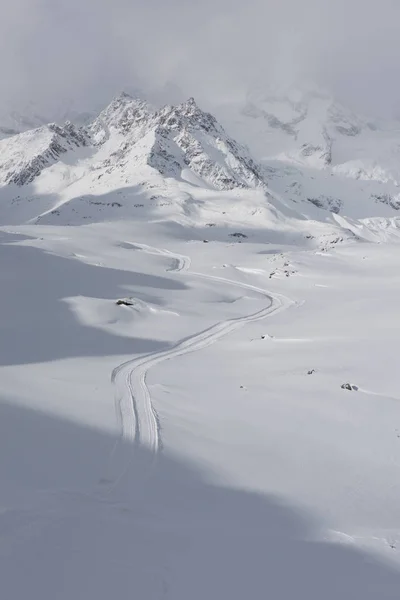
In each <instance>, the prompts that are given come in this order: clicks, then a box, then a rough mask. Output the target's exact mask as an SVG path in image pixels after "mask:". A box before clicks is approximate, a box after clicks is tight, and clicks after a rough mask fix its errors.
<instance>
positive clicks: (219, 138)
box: [148, 98, 264, 190]
mask: <svg viewBox="0 0 400 600" xmlns="http://www.w3.org/2000/svg"><path fill="white" fill-rule="evenodd" d="M155 140H156V141H155V146H154V148H153V151H152V153H151V156H150V157H149V161H148V164H150V165H151V166H152V167H154V168H156V169H157V170H159V171H160V172H161V173H163V174H164V175H168V169H169V163H171V164H173V165H175V167H178V169H179V170H180V171H181V173H182V171H184V170H185V169H189V170H190V171H192V172H193V173H195V174H196V175H197V176H198V177H200V178H201V179H202V180H203V181H204V182H205V183H206V184H208V185H210V186H212V187H214V188H216V189H220V190H227V189H233V188H235V187H244V188H251V187H258V186H262V185H263V184H264V180H263V172H262V169H261V167H260V166H258V165H257V164H256V163H255V161H254V160H253V159H252V158H251V157H250V156H249V153H248V151H247V150H246V149H245V148H244V147H242V146H240V145H239V144H238V143H236V142H235V141H234V140H233V139H232V138H230V137H229V136H228V135H227V133H226V132H225V130H224V129H223V128H222V127H221V125H219V123H218V122H217V120H216V119H215V117H213V116H212V115H211V114H209V113H205V112H203V111H202V110H201V109H200V108H199V107H198V106H197V104H196V103H195V101H194V99H193V98H190V99H189V100H188V101H187V102H185V103H183V104H180V105H178V106H177V107H165V108H163V109H162V110H161V111H159V113H158V114H157V116H156V127H155ZM178 165H179V166H178Z"/></svg>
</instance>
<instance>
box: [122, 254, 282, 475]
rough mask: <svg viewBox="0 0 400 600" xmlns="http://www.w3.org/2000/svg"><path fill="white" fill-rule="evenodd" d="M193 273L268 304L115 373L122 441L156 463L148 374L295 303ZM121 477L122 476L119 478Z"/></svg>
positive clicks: (182, 262) (175, 267)
mask: <svg viewBox="0 0 400 600" xmlns="http://www.w3.org/2000/svg"><path fill="white" fill-rule="evenodd" d="M135 245H136V246H139V247H140V248H141V249H142V250H143V251H145V252H148V253H150V254H156V255H159V256H164V257H166V258H169V259H172V266H171V267H170V268H169V269H167V270H168V271H175V272H177V271H184V272H185V271H188V270H189V268H190V264H191V261H190V258H189V257H187V256H184V255H180V254H175V253H172V252H170V251H168V250H160V249H157V248H154V247H152V246H146V245H144V244H137V243H136V242H135ZM190 274H191V275H192V276H195V277H201V278H202V279H207V280H210V281H215V282H220V283H227V284H230V285H233V286H236V287H239V288H242V289H249V290H252V291H255V292H257V293H259V294H261V295H262V296H264V297H265V298H266V299H267V300H268V305H267V306H265V307H264V308H262V309H261V310H258V311H256V312H254V313H251V314H250V315H245V316H243V317H237V318H234V319H229V320H227V321H221V322H219V323H216V324H215V325H212V326H211V327H209V328H207V329H205V330H203V331H201V332H199V333H196V334H194V335H191V336H189V337H188V338H185V339H183V340H181V341H180V342H178V343H177V344H175V345H174V346H172V347H170V348H167V349H166V350H161V351H157V352H152V353H150V354H146V355H145V356H140V357H138V358H134V359H132V360H128V361H126V362H124V363H122V364H121V365H119V366H117V367H116V368H115V369H114V370H113V372H112V375H111V381H112V382H113V384H114V386H115V388H116V394H115V405H116V414H117V418H118V420H119V423H120V427H121V440H120V442H121V443H123V442H128V443H129V444H134V445H136V446H139V445H140V446H145V447H146V448H147V449H148V450H150V456H151V457H152V462H154V460H155V459H156V457H157V454H158V452H159V451H160V449H161V447H162V439H161V429H160V423H159V419H158V415H157V413H156V411H155V409H154V407H153V404H152V401H151V396H150V392H149V389H148V387H147V384H146V375H147V372H148V371H149V370H150V369H151V368H152V367H154V366H156V365H157V364H159V363H161V362H164V361H166V360H171V359H173V358H176V357H178V356H182V355H183V354H188V353H189V352H196V351H198V350H202V349H203V348H206V347H207V346H210V345H211V344H213V343H215V342H216V341H217V340H219V339H220V338H222V337H223V336H225V335H227V334H228V333H231V332H232V331H235V330H236V329H239V328H240V327H242V326H243V325H245V324H246V323H251V322H253V321H259V320H261V319H264V318H266V317H268V316H269V315H272V314H276V313H278V312H280V311H281V310H284V309H286V308H287V307H288V306H290V305H291V304H293V302H292V301H291V300H289V299H287V298H285V297H284V296H281V295H278V294H270V293H267V292H266V291H265V290H264V289H262V288H259V287H256V286H254V285H250V284H246V283H241V282H238V281H234V280H231V279H226V278H224V277H217V276H214V275H206V274H203V273H195V272H192V271H191V272H190ZM122 475H123V473H122V474H121V475H120V476H119V478H118V479H120V477H122Z"/></svg>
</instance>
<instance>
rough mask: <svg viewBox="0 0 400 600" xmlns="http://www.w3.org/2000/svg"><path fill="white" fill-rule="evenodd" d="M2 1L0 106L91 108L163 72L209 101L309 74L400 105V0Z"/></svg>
mask: <svg viewBox="0 0 400 600" xmlns="http://www.w3.org/2000/svg"><path fill="white" fill-rule="evenodd" d="M2 4H3V6H2V9H1V19H0V77H1V88H0V89H1V94H0V109H1V108H3V109H4V107H13V106H15V107H18V106H23V105H26V104H28V103H29V102H30V101H32V102H34V103H35V104H36V105H37V106H39V107H40V109H41V110H43V111H47V112H49V111H50V112H51V111H53V110H56V109H57V107H59V106H60V105H62V104H63V103H64V104H66V103H68V102H70V101H73V102H74V105H75V106H76V107H79V109H83V108H88V109H89V108H92V107H94V106H98V105H101V104H104V103H105V102H107V101H108V99H109V98H110V97H111V96H113V95H114V94H115V93H117V92H118V91H119V90H121V89H124V88H129V87H131V88H132V87H133V88H134V87H143V88H157V87H160V88H161V87H163V86H164V85H165V83H166V82H172V83H174V84H177V85H178V86H180V87H181V89H182V90H183V92H184V94H185V95H195V96H196V97H197V98H198V99H199V100H200V101H201V102H203V103H205V104H206V105H208V106H212V105H213V104H214V103H217V102H224V101H226V100H229V99H240V98H241V97H242V96H243V95H244V94H245V92H246V90H247V89H248V88H249V87H253V86H257V87H260V86H261V87H262V86H267V85H270V84H273V85H280V86H285V85H290V84H291V83H293V82H295V81H299V80H302V79H305V78H307V79H308V80H310V79H311V80H313V81H316V82H317V83H320V84H322V85H324V86H325V87H327V88H328V89H330V90H331V91H332V93H333V94H335V95H336V96H337V97H339V99H341V100H343V101H345V102H347V103H349V104H350V105H352V106H353V107H355V108H359V109H360V110H362V111H364V112H370V113H372V114H380V115H389V114H390V113H392V112H393V110H397V112H400V111H399V108H400V83H399V82H400V78H399V76H398V75H399V64H400V61H399V59H400V36H399V35H398V30H399V23H400V2H399V0H347V1H345V0H247V1H245V0H242V1H240V2H239V1H238V0H202V1H197V2H194V1H193V0H68V1H67V0H13V2H7V1H6V0H2ZM169 90H170V93H172V91H173V87H172V86H170V88H169ZM167 99H168V98H167Z"/></svg>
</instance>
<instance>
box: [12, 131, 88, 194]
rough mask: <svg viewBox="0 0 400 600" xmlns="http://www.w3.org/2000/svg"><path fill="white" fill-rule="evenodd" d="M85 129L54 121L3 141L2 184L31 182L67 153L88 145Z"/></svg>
mask: <svg viewBox="0 0 400 600" xmlns="http://www.w3.org/2000/svg"><path fill="white" fill-rule="evenodd" d="M89 143H90V140H89V138H88V136H87V134H86V133H85V131H84V130H82V129H79V128H77V127H75V126H74V125H73V124H72V123H70V122H67V123H65V125H64V126H62V127H61V126H59V125H56V124H54V123H53V124H50V125H47V126H44V127H40V128H39V129H33V130H31V131H27V132H25V133H21V134H19V135H15V136H12V137H9V138H7V139H3V140H1V141H0V184H11V183H14V184H16V185H19V186H22V185H25V184H27V183H31V182H32V181H33V180H34V179H35V178H36V177H38V175H40V173H41V172H42V171H43V169H45V168H46V167H48V166H50V165H51V164H53V163H55V162H56V161H58V160H59V159H60V157H61V156H62V155H63V154H66V153H67V152H68V151H71V150H75V149H77V148H79V147H82V146H86V145H88V144H89Z"/></svg>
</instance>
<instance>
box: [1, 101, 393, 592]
mask: <svg viewBox="0 0 400 600" xmlns="http://www.w3.org/2000/svg"><path fill="white" fill-rule="evenodd" d="M198 111H199V109H198V107H197V106H196V105H195V104H194V103H193V102H192V101H190V102H188V103H185V104H184V105H181V106H180V107H178V108H176V107H175V108H173V107H170V108H168V109H163V110H162V111H153V110H152V109H151V108H150V107H149V106H148V105H145V104H143V103H141V102H140V101H132V100H131V99H129V98H126V97H121V98H119V99H116V101H115V102H114V104H113V105H112V106H111V107H109V108H108V109H106V111H104V112H103V113H102V114H101V115H100V117H99V118H98V119H97V120H96V121H95V123H94V124H93V125H92V127H91V129H90V131H85V132H84V134H85V135H84V136H83V137H80V139H81V143H75V142H73V141H71V138H70V137H69V135H67V134H66V133H65V131H64V130H62V133H63V134H64V135H66V137H63V135H61V138H62V139H63V140H66V142H64V143H65V147H64V146H63V147H64V149H65V151H62V152H60V155H59V156H58V157H55V156H51V157H49V155H48V154H46V148H45V147H44V146H42V145H41V146H40V153H41V155H42V156H44V160H43V162H42V163H41V168H40V169H39V171H32V170H31V167H30V164H31V163H30V162H29V160H26V159H28V158H30V159H31V158H32V156H31V155H30V156H29V157H27V155H26V154H23V153H22V154H20V153H18V152H15V149H16V147H17V146H18V142H17V141H16V140H15V139H14V140H13V138H7V140H5V142H6V143H7V144H10V143H11V144H12V148H13V153H12V156H13V157H14V159H13V172H14V173H17V172H24V173H28V172H29V173H32V174H34V177H33V179H30V180H29V183H28V182H27V183H25V184H24V185H18V184H17V183H16V182H15V181H14V182H13V183H7V182H6V180H5V179H4V180H3V181H4V182H5V183H4V186H3V187H2V188H1V190H0V194H1V220H2V223H3V225H2V226H1V228H0V261H1V263H0V289H1V293H0V336H1V338H0V339H1V345H0V413H1V414H0V427H1V430H0V443H1V453H0V481H1V487H0V531H1V533H2V535H1V538H0V554H1V561H0V580H1V585H2V589H3V590H4V595H5V596H6V597H7V598H11V599H13V598H15V599H20V598H24V597H27V596H29V597H30V598H32V599H33V600H36V599H38V600H39V599H40V600H43V599H44V598H57V600H58V599H60V600H70V599H71V598H77V599H80V598H82V599H85V600H88V599H92V598H93V599H96V600H103V599H104V600H105V599H107V600H109V598H110V597H118V598H120V597H126V596H129V597H134V598H136V597H137V598H140V599H141V600H153V599H155V598H173V599H174V600H187V599H188V598H190V599H192V600H200V599H201V600H204V598H215V599H218V600H221V599H222V598H229V599H231V600H236V599H237V600H239V599H240V600H242V598H244V597H249V598H259V597H271V598H274V599H279V600H287V599H289V598H290V599H291V598H296V599H297V598H298V599H299V600H320V599H321V598H324V599H325V600H337V598H341V599H344V600H347V599H348V600H354V598H357V599H358V598H360V599H362V600H376V599H377V598H379V599H391V600H392V599H393V600H394V599H396V600H397V599H398V597H399V594H400V571H399V568H400V559H399V557H400V555H399V544H400V508H399V507H400V503H399V493H400V490H399V483H398V480H399V477H398V473H399V462H400V419H399V414H400V413H399V410H400V395H399V393H398V376H397V371H398V369H397V360H396V357H397V346H398V337H399V331H398V329H399V328H398V325H397V312H398V302H397V297H398V294H399V292H400V279H399V276H398V275H397V273H398V272H399V258H398V244H397V243H396V242H397V235H396V234H397V218H396V216H395V215H396V210H395V209H394V208H393V207H388V206H386V205H383V204H382V203H376V204H375V206H376V207H378V208H377V210H378V211H379V210H380V209H381V208H382V211H383V210H387V212H386V213H384V212H381V213H379V212H377V213H376V214H373V215H370V216H369V217H368V219H364V220H360V218H359V217H360V216H361V215H358V217H356V216H348V215H347V214H346V213H340V212H339V213H338V214H334V213H333V214H332V213H329V212H327V211H326V210H324V209H321V208H317V207H316V206H314V205H313V204H311V203H309V202H307V200H304V199H303V200H301V205H302V206H301V209H300V210H299V209H298V207H297V206H296V203H291V201H290V200H289V199H288V198H287V197H285V196H284V195H281V194H280V193H279V192H278V191H275V190H271V187H270V185H269V184H270V183H271V181H270V179H269V177H268V175H266V173H267V171H268V169H267V168H266V167H268V165H265V164H263V163H260V162H257V161H256V160H255V159H253V158H251V154H250V153H249V151H247V150H246V149H245V148H244V146H242V145H240V144H238V143H236V142H234V141H233V139H232V138H230V136H229V134H228V133H226V132H225V130H223V129H222V128H221V126H220V125H219V124H218V123H217V122H216V121H215V120H214V119H213V118H212V117H211V116H210V115H207V114H206V113H201V112H198ZM67 129H68V128H67ZM39 131H40V140H43V139H44V138H45V137H46V136H47V135H48V133H47V131H46V132H45V135H44V134H43V131H44V129H40V130H39ZM50 131H51V130H50ZM78 133H81V134H82V135H83V132H82V131H81V130H79V131H78ZM23 135H25V134H23ZM57 135H60V133H58V134H57ZM73 137H74V139H76V137H75V136H73ZM19 139H21V138H19ZM36 139H39V138H36ZM46 139H47V138H46ZM10 140H13V141H11V142H10ZM2 143H3V142H2ZM67 146H68V147H67ZM2 147H3V149H4V148H5V146H2ZM32 147H33V146H29V148H32ZM7 148H10V146H9V145H7ZM22 149H24V146H22ZM7 156H8V157H10V156H11V154H10V152H8V155H7ZM15 157H19V158H17V159H16V158H15ZM2 158H3V156H2ZM18 165H19V166H18ZM264 167H265V169H266V170H264ZM279 168H280V169H281V168H282V165H281V166H280V167H279ZM304 172H305V171H304ZM321 173H322V175H321V177H325V176H326V174H324V171H323V170H322V171H321ZM329 177H330V175H329ZM271 185H272V184H271ZM325 191H326V190H325ZM153 196H154V197H153ZM113 204H114V206H113ZM135 204H137V205H138V206H135ZM139 205H140V206H139ZM306 206H307V207H309V208H307V209H306V208H305V207H306ZM354 206H355V207H356V206H358V207H360V206H361V207H362V203H361V199H360V198H357V199H356V201H355V203H354ZM308 210H310V211H312V212H311V213H308ZM354 210H355V211H356V208H354ZM357 210H361V208H359V209H357ZM310 215H311V217H312V218H310ZM29 221H30V222H29ZM205 241H207V242H208V243H204V242H205ZM376 242H381V243H376ZM382 242H384V243H382ZM117 300H126V303H127V304H128V306H126V305H117V303H116V302H117ZM309 372H310V374H308V373H309ZM343 383H351V384H353V385H354V386H355V387H356V388H357V391H347V390H344V389H342V388H341V385H342V384H343Z"/></svg>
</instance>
